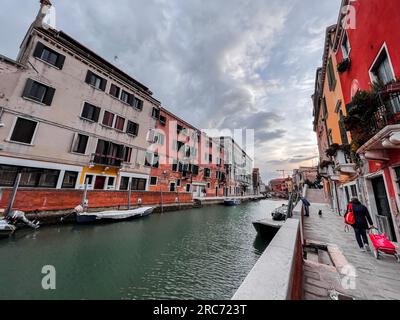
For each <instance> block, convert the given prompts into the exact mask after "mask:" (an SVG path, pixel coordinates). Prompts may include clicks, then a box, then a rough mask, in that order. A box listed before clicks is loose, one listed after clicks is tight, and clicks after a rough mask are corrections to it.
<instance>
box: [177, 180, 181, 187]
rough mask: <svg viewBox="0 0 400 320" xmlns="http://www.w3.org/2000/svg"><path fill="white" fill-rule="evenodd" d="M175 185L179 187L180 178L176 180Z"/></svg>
mask: <svg viewBox="0 0 400 320" xmlns="http://www.w3.org/2000/svg"><path fill="white" fill-rule="evenodd" d="M176 186H177V187H180V186H181V180H180V179H178V180H176Z"/></svg>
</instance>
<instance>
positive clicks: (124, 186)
mask: <svg viewBox="0 0 400 320" xmlns="http://www.w3.org/2000/svg"><path fill="white" fill-rule="evenodd" d="M128 185H129V177H121V183H120V185H119V190H128Z"/></svg>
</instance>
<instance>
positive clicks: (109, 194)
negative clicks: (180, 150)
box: [0, 188, 263, 225]
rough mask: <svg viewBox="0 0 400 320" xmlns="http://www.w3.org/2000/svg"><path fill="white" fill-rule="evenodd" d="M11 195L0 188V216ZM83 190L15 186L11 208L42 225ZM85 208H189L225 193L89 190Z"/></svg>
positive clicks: (57, 215) (214, 201)
mask: <svg viewBox="0 0 400 320" xmlns="http://www.w3.org/2000/svg"><path fill="white" fill-rule="evenodd" d="M11 195H12V189H11V188H5V189H2V190H1V192H0V216H1V215H2V214H1V210H2V209H3V210H4V209H5V208H6V207H7V205H8V203H9V200H10V197H11ZM83 197H84V190H52V189H51V190H50V189H40V190H38V189H27V188H24V189H18V191H17V194H16V197H15V200H14V203H13V207H12V209H13V210H20V211H23V212H25V213H26V216H27V218H28V219H30V220H36V221H39V222H40V223H41V224H42V225H43V224H45V225H47V224H57V223H59V222H60V219H61V218H63V217H65V216H66V215H68V214H69V213H70V212H71V211H72V210H73V208H75V207H76V206H78V205H80V204H82V202H83ZM233 198H237V199H240V200H241V201H242V202H248V201H255V200H261V199H262V198H263V196H244V197H233ZM86 199H87V204H88V206H87V211H88V212H89V213H90V212H101V211H107V210H127V209H128V208H129V207H130V208H131V209H135V208H138V207H141V206H152V207H154V211H153V212H154V213H166V212H172V211H180V210H187V209H192V208H195V207H202V206H212V205H221V204H223V203H224V200H225V199H226V198H225V197H208V198H195V199H193V197H192V194H191V193H176V192H162V193H161V192H147V191H145V192H138V191H131V192H129V191H111V190H110V191H99V190H89V191H87V193H86ZM69 221H74V218H73V216H69V217H66V218H65V219H64V220H63V222H64V223H67V222H69Z"/></svg>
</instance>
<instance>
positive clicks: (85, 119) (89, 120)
mask: <svg viewBox="0 0 400 320" xmlns="http://www.w3.org/2000/svg"><path fill="white" fill-rule="evenodd" d="M85 103H87V104H90V105H91V106H94V107H96V108H99V109H100V113H99V119H100V115H101V114H103V112H102V108H101V107H99V106H97V105H95V104H93V103H91V102H89V101H87V100H85V101H83V103H82V106H81V111H80V113H79V118H80V119H82V120H84V121H87V122H90V123H99V120H98V122H95V121H93V120H91V119H87V118H84V117H82V113H83V109H84V108H85Z"/></svg>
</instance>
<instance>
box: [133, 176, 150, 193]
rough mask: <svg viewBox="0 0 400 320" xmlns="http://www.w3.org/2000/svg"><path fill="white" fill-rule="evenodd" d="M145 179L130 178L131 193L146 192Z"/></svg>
mask: <svg viewBox="0 0 400 320" xmlns="http://www.w3.org/2000/svg"><path fill="white" fill-rule="evenodd" d="M146 183H147V180H146V179H138V178H132V190H133V191H145V190H146Z"/></svg>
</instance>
